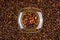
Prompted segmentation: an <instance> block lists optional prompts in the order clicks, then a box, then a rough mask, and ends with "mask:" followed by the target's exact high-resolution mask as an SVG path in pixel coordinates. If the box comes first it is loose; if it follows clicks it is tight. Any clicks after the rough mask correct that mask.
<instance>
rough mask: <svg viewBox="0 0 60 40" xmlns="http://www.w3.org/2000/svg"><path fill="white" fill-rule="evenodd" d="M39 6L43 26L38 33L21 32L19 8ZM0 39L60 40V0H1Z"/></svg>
mask: <svg viewBox="0 0 60 40" xmlns="http://www.w3.org/2000/svg"><path fill="white" fill-rule="evenodd" d="M24 7H37V8H40V9H41V10H42V14H43V17H44V23H43V27H42V28H41V31H39V32H38V33H21V32H20V28H19V26H18V22H17V19H18V14H19V10H20V9H21V8H24ZM0 40H60V0H0Z"/></svg>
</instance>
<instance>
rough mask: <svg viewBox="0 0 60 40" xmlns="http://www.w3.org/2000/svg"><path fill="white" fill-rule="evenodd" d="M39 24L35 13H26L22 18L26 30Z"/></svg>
mask: <svg viewBox="0 0 60 40" xmlns="http://www.w3.org/2000/svg"><path fill="white" fill-rule="evenodd" d="M38 23H39V18H38V14H37V13H33V12H26V13H24V14H23V17H22V24H23V26H24V27H26V28H36V27H37V26H38Z"/></svg>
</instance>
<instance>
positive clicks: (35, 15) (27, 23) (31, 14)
mask: <svg viewBox="0 0 60 40" xmlns="http://www.w3.org/2000/svg"><path fill="white" fill-rule="evenodd" d="M18 24H19V26H20V29H21V32H23V33H36V32H39V31H40V29H41V28H42V25H43V16H42V10H41V9H39V8H34V7H26V8H23V9H21V10H20V12H19V15H18Z"/></svg>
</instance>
